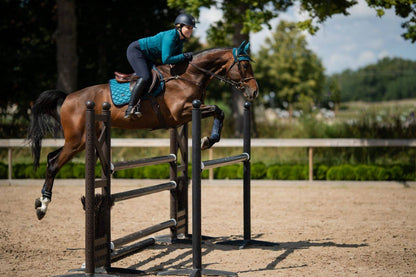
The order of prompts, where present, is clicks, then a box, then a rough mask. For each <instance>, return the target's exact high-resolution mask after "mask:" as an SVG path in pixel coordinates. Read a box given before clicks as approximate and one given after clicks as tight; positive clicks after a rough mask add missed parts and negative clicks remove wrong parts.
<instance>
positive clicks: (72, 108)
mask: <svg viewBox="0 0 416 277" xmlns="http://www.w3.org/2000/svg"><path fill="white" fill-rule="evenodd" d="M248 47H249V44H246V43H245V42H243V43H242V44H241V45H240V47H239V48H213V49H208V50H204V51H201V52H198V53H194V56H193V60H192V62H182V63H179V64H176V65H161V66H158V69H159V71H160V72H161V73H162V74H163V76H164V80H165V89H164V91H163V92H162V93H161V94H160V95H158V96H157V97H155V98H154V99H153V103H151V102H152V101H149V100H143V101H142V102H141V111H142V115H143V116H142V117H141V118H138V117H133V118H128V119H126V118H124V114H125V110H126V106H123V107H116V106H115V105H114V104H113V103H112V100H111V95H110V87H109V84H100V85H95V86H90V87H87V88H84V89H81V90H79V91H76V92H73V93H70V94H66V93H64V92H62V91H59V90H49V91H45V92H43V93H42V94H41V95H40V96H39V98H38V99H37V100H36V101H35V103H34V105H33V107H32V114H31V122H30V126H29V131H28V140H29V142H30V144H31V148H32V154H33V157H34V167H35V169H36V168H37V167H38V166H39V159H40V152H41V143H42V138H43V137H44V136H45V135H47V134H48V133H57V132H59V131H60V130H62V131H63V134H64V137H65V144H64V146H63V147H61V148H59V149H57V150H55V151H52V152H50V153H49V154H48V155H47V169H46V177H45V183H44V185H43V188H42V192H41V193H42V195H41V197H40V198H38V199H36V201H35V209H36V214H37V217H38V219H39V220H40V219H42V218H43V217H44V216H45V214H46V210H47V208H48V205H49V203H50V202H51V199H52V187H53V182H54V179H55V176H56V174H57V173H58V171H59V170H60V169H61V168H62V166H63V165H64V164H65V163H67V162H68V161H70V160H71V159H72V158H73V157H74V155H76V154H77V153H79V152H81V151H82V150H84V149H85V111H86V106H85V103H86V102H87V101H90V100H91V101H94V102H95V104H96V107H97V108H96V113H101V111H102V104H103V103H104V102H108V103H110V105H111V126H112V127H115V128H123V129H161V128H174V127H178V126H181V125H183V124H185V123H187V122H189V121H191V118H192V101H193V100H195V99H199V100H200V101H201V102H202V103H204V98H205V94H206V87H207V85H208V84H209V83H210V82H211V80H213V79H214V78H217V79H220V80H221V81H224V82H227V83H229V84H231V85H232V86H235V87H236V88H238V89H239V90H240V91H241V92H242V93H243V94H244V96H245V97H246V99H247V100H249V101H252V100H254V99H255V98H256V97H257V94H258V90H259V88H258V85H257V81H256V79H255V78H254V76H253V70H252V67H251V64H250V61H251V59H250V57H249V56H248V54H247V50H248ZM155 101H156V102H155ZM155 104H156V106H157V109H155ZM59 106H61V109H60V113H59V111H58V110H59V109H58V107H59ZM201 111H202V117H203V118H206V117H209V116H213V117H214V124H213V129H212V133H211V136H209V137H204V138H203V139H202V142H201V143H202V149H208V148H210V147H211V146H212V145H213V144H214V143H216V142H218V141H219V140H220V135H221V129H222V125H223V119H224V113H223V111H222V110H221V109H220V108H218V107H217V106H216V105H205V104H203V105H201ZM98 128H99V127H98V125H97V133H98V132H99V131H100V130H98Z"/></svg>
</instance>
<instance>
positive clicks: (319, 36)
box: [194, 0, 416, 74]
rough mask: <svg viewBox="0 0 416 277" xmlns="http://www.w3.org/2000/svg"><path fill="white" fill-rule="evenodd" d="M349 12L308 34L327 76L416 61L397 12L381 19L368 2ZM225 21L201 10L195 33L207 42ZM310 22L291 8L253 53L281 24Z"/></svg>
mask: <svg viewBox="0 0 416 277" xmlns="http://www.w3.org/2000/svg"><path fill="white" fill-rule="evenodd" d="M348 11H349V13H350V15H349V16H343V15H336V16H333V17H332V18H329V19H328V20H327V21H326V22H325V23H323V24H321V25H319V28H320V29H319V31H318V32H317V33H316V34H315V35H313V36H312V35H309V34H308V33H306V32H305V35H306V38H307V42H308V47H309V48H310V49H311V50H312V51H313V52H314V53H315V54H317V55H318V57H319V58H321V60H322V63H323V65H324V67H325V73H326V74H333V73H340V72H342V71H344V70H346V69H352V70H356V69H358V68H360V67H363V66H366V65H368V64H374V63H376V62H377V61H378V60H379V59H382V58H384V57H391V58H393V57H400V58H404V59H409V60H413V61H416V43H414V44H412V43H411V42H410V41H406V40H404V39H403V38H402V37H401V34H402V33H404V29H402V28H401V26H400V25H401V23H403V22H404V21H405V19H403V18H401V17H398V16H396V15H395V14H394V10H387V11H386V13H385V15H384V16H383V17H381V18H379V17H377V15H376V11H375V10H373V9H371V8H369V7H368V6H367V4H366V2H365V0H359V1H358V4H357V5H355V6H353V7H352V8H351V9H349V10H348ZM221 17H222V11H220V10H218V9H216V8H211V9H206V8H204V9H202V10H201V13H200V17H199V19H198V21H199V23H198V25H197V27H198V28H197V29H196V30H195V33H194V34H195V35H196V36H198V37H200V40H201V42H205V41H206V30H207V29H208V27H209V24H210V23H212V22H215V21H218V20H219V19H220V18H221ZM306 18H307V15H306V14H303V13H300V11H299V6H294V7H291V8H290V9H289V10H288V11H287V12H286V13H282V14H280V16H279V18H276V19H273V20H272V21H271V22H270V25H271V26H272V30H269V29H268V28H267V27H265V28H263V30H262V31H260V32H258V33H252V34H250V43H251V50H252V52H254V53H257V51H258V50H259V49H260V47H261V46H262V45H264V40H265V39H266V38H267V37H271V33H272V32H273V31H274V30H276V27H277V25H278V24H279V21H280V20H282V19H283V20H286V21H299V20H304V19H306Z"/></svg>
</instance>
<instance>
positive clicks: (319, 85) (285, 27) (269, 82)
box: [255, 21, 325, 107]
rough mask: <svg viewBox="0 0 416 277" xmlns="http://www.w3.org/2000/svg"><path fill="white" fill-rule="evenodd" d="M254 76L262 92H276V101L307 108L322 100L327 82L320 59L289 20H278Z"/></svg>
mask: <svg viewBox="0 0 416 277" xmlns="http://www.w3.org/2000/svg"><path fill="white" fill-rule="evenodd" d="M255 76H256V77H257V80H258V82H259V85H260V87H261V88H262V94H263V95H269V94H270V93H271V92H274V93H276V94H277V98H275V99H276V101H287V102H288V103H290V104H293V103H295V102H300V103H301V104H302V106H304V107H308V106H309V107H311V106H312V104H313V103H317V102H319V101H320V99H321V94H322V89H323V86H324V83H325V75H324V67H323V66H322V62H321V60H320V59H319V58H318V57H317V55H316V54H315V53H313V52H312V51H311V50H310V49H308V48H307V42H306V39H305V36H304V35H303V34H302V31H301V30H300V29H299V28H297V27H296V24H295V23H290V22H286V21H281V22H280V23H279V25H278V26H277V30H276V32H274V33H273V36H272V38H268V39H266V42H265V46H262V47H261V49H260V51H259V53H258V55H257V56H256V64H255ZM275 104H277V103H275Z"/></svg>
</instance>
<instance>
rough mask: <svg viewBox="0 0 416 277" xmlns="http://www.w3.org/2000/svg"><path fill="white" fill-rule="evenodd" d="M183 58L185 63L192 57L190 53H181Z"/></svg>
mask: <svg viewBox="0 0 416 277" xmlns="http://www.w3.org/2000/svg"><path fill="white" fill-rule="evenodd" d="M183 56H184V57H185V61H192V58H193V56H192V53H191V52H187V53H183Z"/></svg>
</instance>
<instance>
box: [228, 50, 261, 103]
mask: <svg viewBox="0 0 416 277" xmlns="http://www.w3.org/2000/svg"><path fill="white" fill-rule="evenodd" d="M249 47H250V43H246V42H243V43H242V44H241V45H240V47H238V48H233V49H232V58H230V61H229V62H228V63H229V64H230V66H229V68H228V69H227V73H226V74H227V77H228V78H230V79H231V80H232V81H233V83H234V86H235V87H236V88H237V89H239V90H240V91H241V92H242V93H243V94H244V96H245V97H246V98H247V100H250V101H252V100H254V99H256V97H257V95H258V92H259V86H258V84H257V81H256V79H255V78H254V74H253V69H252V67H251V63H250V62H251V61H253V60H252V59H251V58H250V56H249V55H248V53H247V51H248V48H249Z"/></svg>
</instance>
